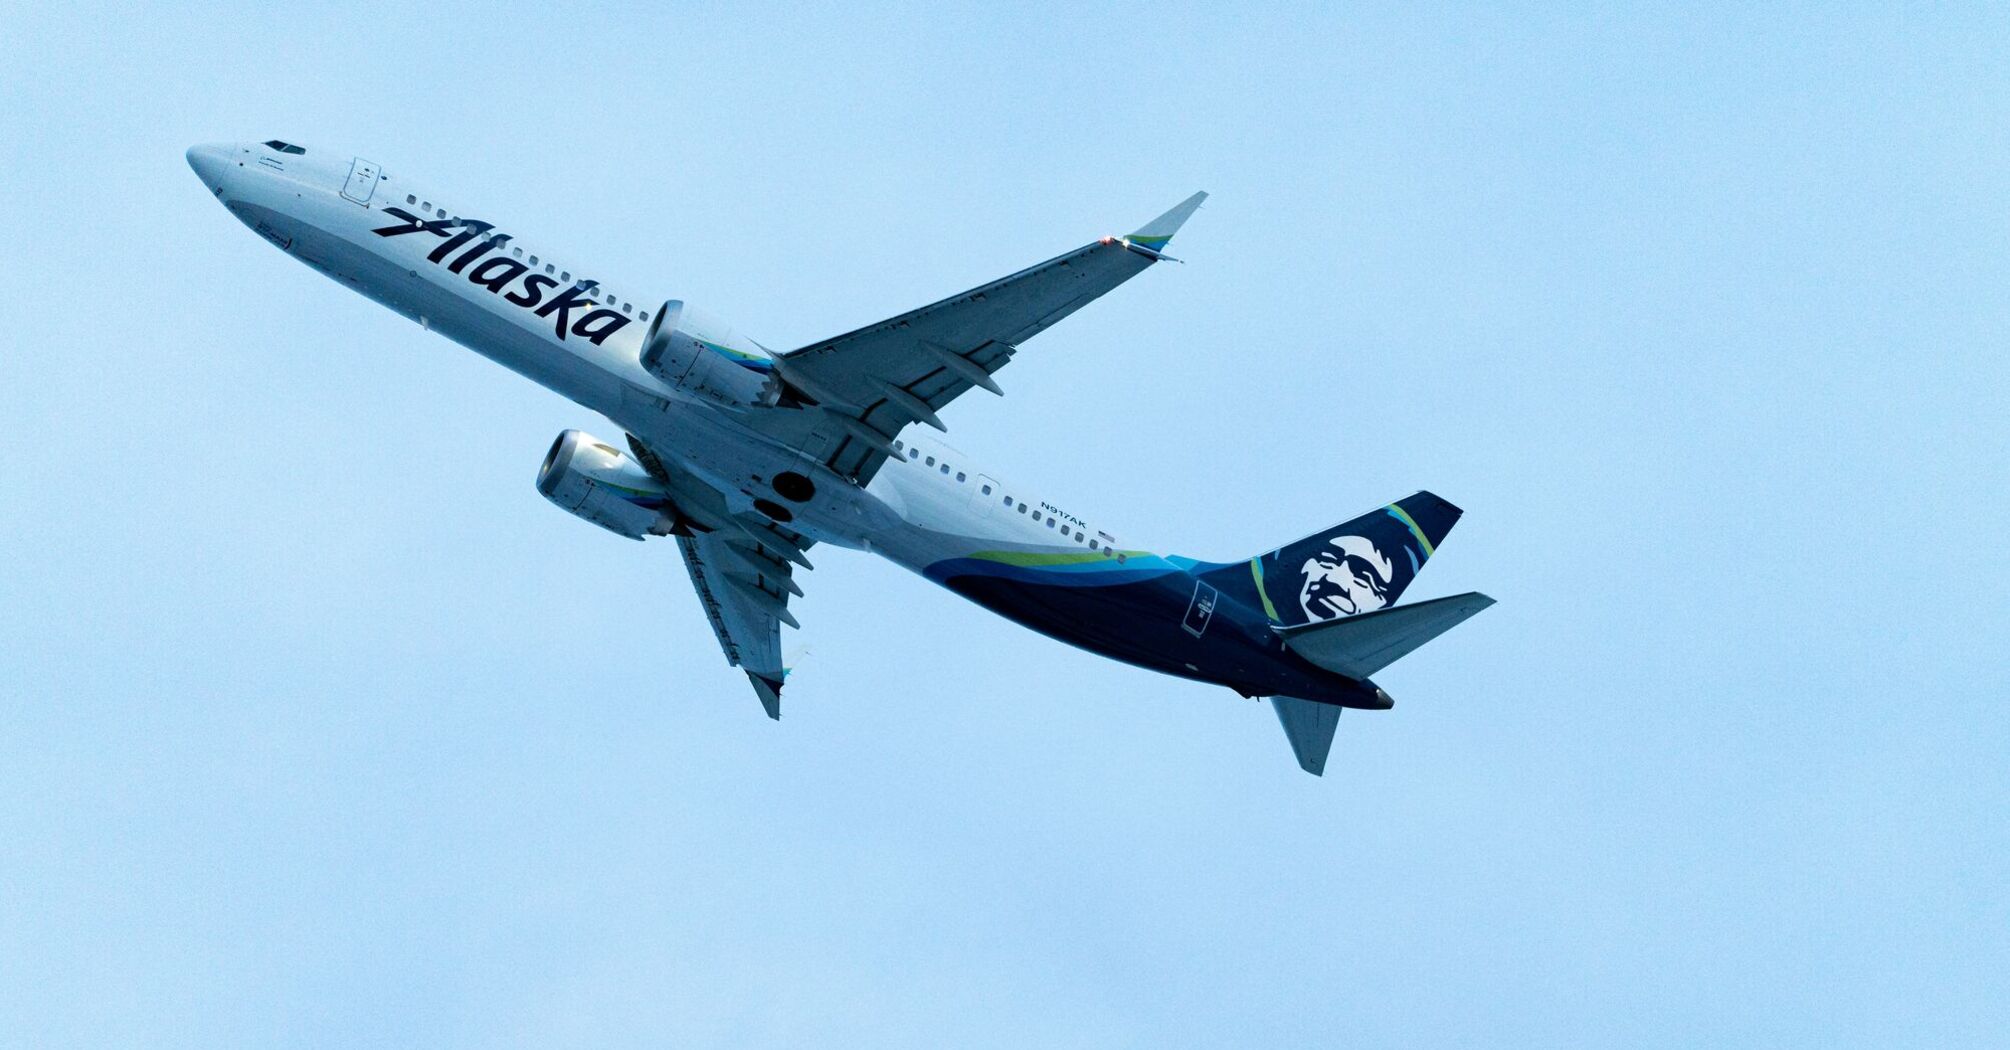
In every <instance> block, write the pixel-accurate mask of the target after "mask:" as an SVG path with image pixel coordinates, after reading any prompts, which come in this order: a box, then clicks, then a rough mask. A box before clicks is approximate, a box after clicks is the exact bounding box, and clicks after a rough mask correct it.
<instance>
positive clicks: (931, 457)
mask: <svg viewBox="0 0 2010 1050" xmlns="http://www.w3.org/2000/svg"><path fill="white" fill-rule="evenodd" d="M928 465H929V466H931V467H932V466H934V465H935V457H934V456H930V457H928Z"/></svg>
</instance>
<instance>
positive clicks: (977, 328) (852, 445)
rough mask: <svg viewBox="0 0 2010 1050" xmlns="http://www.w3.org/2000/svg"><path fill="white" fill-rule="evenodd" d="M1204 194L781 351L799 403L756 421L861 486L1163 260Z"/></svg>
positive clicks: (779, 365)
mask: <svg viewBox="0 0 2010 1050" xmlns="http://www.w3.org/2000/svg"><path fill="white" fill-rule="evenodd" d="M1206 197H1207V194H1205V193H1196V194H1194V195H1193V196H1192V197H1189V198H1188V199H1186V200H1185V201H1183V202H1181V203H1180V204H1179V205H1178V206H1177V207H1175V208H1173V209H1172V210H1171V211H1168V212H1167V213H1165V214H1164V215H1161V216H1160V217H1158V218H1157V219H1155V220H1153V221H1152V222H1150V223H1147V224H1146V225H1145V226H1144V227H1143V228H1142V229H1140V230H1138V231H1137V232H1136V233H1133V234H1131V235H1129V236H1127V237H1105V238H1103V239H1101V240H1099V241H1096V242H1094V243H1092V244H1088V245H1084V246H1083V247H1080V248H1077V249H1075V250H1074V251H1072V252H1068V253H1067V254H1065V255H1060V256H1056V257H1054V258H1052V259H1049V260H1047V261H1046V262H1043V263H1040V264H1038V265H1036V266H1030V267H1027V268H1026V269H1024V270H1021V271H1019V272H1018V273H1015V274H1012V275H1010V276H1008V277H1003V278H1000V279H998V280H996V281H992V282H990V283H989V284H985V285H981V286H979V287H976V288H972V289H970V290H969V291H966V292H963V293H961V294H959V295H953V296H950V297H949V298H947V299H943V300H941V301H939V302H935V303H930V304H929V305H927V306H924V307H921V308H919V309H916V310H910V311H908V312H907V313H904V314H901V315H899V316H897V317H891V318H888V319H886V320H884V321H880V322H879V323H877V324H871V325H867V326H866V327H864V328H860V329H857V330H856V331H852V332H847V333H845V334H844V335H840V336H836V337H834V338H831V339H826V340H822V341H820V342H816V343H812V344H810V345H809V346H806V347H803V348H802V349H800V350H795V351H793V352H791V353H787V354H784V355H782V356H781V357H780V358H777V359H776V361H775V370H776V372H777V374H778V375H779V376H780V377H781V379H782V382H783V383H785V384H786V385H787V386H788V387H789V388H791V389H792V390H793V391H794V392H795V393H796V394H797V395H798V397H799V399H800V401H801V402H802V403H803V404H805V405H806V406H807V409H806V410H803V411H795V410H779V411H775V412H770V413H767V414H766V415H765V417H764V418H763V419H762V420H761V421H760V423H759V425H761V426H763V427H765V428H768V429H770V431H771V432H772V433H774V435H775V436H776V437H778V438H780V439H781V440H782V441H784V442H785V443H787V444H789V445H790V446H791V447H793V448H797V449H800V450H802V451H803V452H805V453H806V454H809V455H811V456H814V457H816V458H817V459H819V460H821V461H822V462H823V463H824V464H825V465H827V466H829V467H830V468H831V469H832V470H834V471H836V472H837V473H839V474H841V475H843V476H845V477H847V478H851V479H852V480H854V481H857V482H858V483H860V484H864V483H865V482H867V481H870V480H871V479H872V475H873V474H874V473H875V472H876V471H877V470H878V469H879V466H880V464H881V463H883V462H885V460H886V457H887V455H888V454H889V453H890V452H891V446H892V443H893V439H894V437H895V435H898V434H899V433H900V431H901V429H902V428H904V427H906V426H907V425H908V424H910V423H924V424H927V425H929V426H932V427H935V428H936V429H938V430H942V429H947V428H946V427H944V426H943V424H942V421H941V419H940V417H939V416H938V415H937V413H938V412H939V411H940V410H941V409H942V408H943V407H944V406H946V405H948V404H949V403H950V402H951V401H954V400H955V399H956V398H958V397H960V396H962V395H963V393H964V391H967V390H969V389H971V388H972V387H979V386H981V387H983V388H985V389H987V390H989V391H991V392H992V393H999V392H1000V391H999V388H998V384H997V383H996V382H995V381H994V380H993V379H992V378H991V376H992V374H993V373H995V372H997V371H998V370H999V369H1001V368H1003V367H1005V364H1006V363H1007V362H1009V361H1010V360H1011V359H1012V356H1013V355H1014V354H1015V353H1016V352H1017V351H1018V348H1019V346H1020V344H1022V343H1024V342H1025V341H1026V340H1028V339H1030V338H1032V337H1033V336H1034V335H1037V334H1038V333H1040V332H1041V331H1043V330H1045V329H1046V328H1048V327H1049V326H1051V325H1053V324H1054V323H1055V322H1057V321H1059V320H1061V319H1062V318H1064V317H1067V316H1068V315H1069V314H1072V313H1074V312H1075V311H1076V310H1079V309H1081V308H1082V307H1083V306H1084V305H1086V304H1087V303H1089V302H1090V301H1091V300H1094V299H1096V298H1098V297H1100V296H1102V295H1103V294H1104V293H1106V292H1108V291H1110V290H1111V289H1113V288H1115V287H1116V286H1118V285H1120V284H1122V283H1124V282H1125V281H1128V280H1130V279H1131V278H1132V277H1134V276H1136V275H1138V274H1139V273H1142V272H1143V271H1144V270H1145V269H1146V268H1148V267H1150V266H1151V265H1152V264H1153V263H1154V262H1157V261H1158V260H1160V259H1162V258H1164V255H1163V254H1162V253H1161V249H1162V248H1164V247H1165V245H1166V243H1167V242H1168V241H1169V240H1170V239H1171V237H1172V235H1173V233H1174V232H1175V231H1177V230H1178V229H1179V227H1180V225H1181V224H1182V223H1184V222H1185V221H1186V220H1187V218H1188V217H1189V216H1191V215H1192V214H1193V212H1194V210H1195V209H1196V208H1198V207H1200V203H1201V201H1202V200H1204V199H1206Z"/></svg>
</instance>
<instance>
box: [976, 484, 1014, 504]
mask: <svg viewBox="0 0 2010 1050" xmlns="http://www.w3.org/2000/svg"><path fill="white" fill-rule="evenodd" d="M982 495H985V496H989V495H991V486H989V485H986V486H984V491H983V493H982ZM1006 502H1007V503H1010V502H1011V501H1010V500H1007V501H1006Z"/></svg>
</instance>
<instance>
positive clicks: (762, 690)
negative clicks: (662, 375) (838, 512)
mask: <svg viewBox="0 0 2010 1050" xmlns="http://www.w3.org/2000/svg"><path fill="white" fill-rule="evenodd" d="M628 445H629V447H630V448H631V449H633V450H634V452H635V457H636V459H638V460H640V461H641V463H642V465H643V467H644V468H645V469H647V470H648V471H649V473H650V474H651V475H652V476H654V477H655V478H656V479H657V480H658V481H661V482H662V483H663V484H664V486H665V487H666V488H668V489H669V491H670V493H671V501H672V504H673V505H674V507H675V510H676V513H677V516H678V531H677V533H676V536H677V549H678V550H679V551H682V552H683V554H684V568H685V569H686V570H687V571H689V572H690V574H691V586H692V587H693V588H694V589H696V590H697V592H698V603H699V605H701V606H703V607H704V610H705V618H706V619H708V620H710V621H711V622H712V633H713V634H715V635H717V636H718V639H719V648H720V650H722V651H723V652H724V653H725V654H726V662H727V663H730V664H732V665H733V666H735V667H738V668H740V669H741V670H743V671H745V672H746V673H747V680H748V682H750V683H752V685H753V687H754V693H755V695H756V696H759V697H760V699H761V707H762V708H764V709H765V710H766V711H767V712H768V717H769V718H774V719H779V718H781V717H782V679H783V677H784V676H785V675H787V673H788V669H787V668H785V667H783V666H782V625H783V624H788V625H789V626H790V627H798V626H800V625H799V624H797V623H796V618H795V617H794V616H792V615H790V614H789V596H790V595H801V594H802V593H803V589H802V588H801V587H799V586H797V585H796V581H795V571H794V570H795V567H797V566H801V567H802V568H804V569H807V568H809V567H810V561H809V559H808V558H806V557H804V556H803V552H804V551H806V550H808V549H809V548H810V547H811V546H812V545H813V541H812V540H810V539H809V538H808V537H805V536H803V535H801V534H799V533H796V532H792V531H790V530H788V529H785V528H783V527H782V526H780V525H777V524H775V523H774V522H772V521H769V520H767V519H765V518H762V517H760V516H758V515H754V514H734V513H733V512H732V510H731V508H729V507H728V506H727V505H726V498H725V497H724V496H723V495H721V494H720V493H719V490H717V489H715V488H713V487H711V486H710V485H707V484H706V483H705V482H703V481H702V480H700V479H699V478H698V477H697V476H696V475H693V474H690V473H688V472H686V471H683V470H681V469H679V468H677V467H675V466H673V465H672V464H670V463H668V462H666V461H665V460H664V459H663V458H662V457H661V456H658V455H657V454H656V453H655V450H653V449H651V448H650V447H649V446H648V445H646V444H644V443H643V442H642V441H641V439H639V438H637V437H636V436H635V435H633V434H630V435H628Z"/></svg>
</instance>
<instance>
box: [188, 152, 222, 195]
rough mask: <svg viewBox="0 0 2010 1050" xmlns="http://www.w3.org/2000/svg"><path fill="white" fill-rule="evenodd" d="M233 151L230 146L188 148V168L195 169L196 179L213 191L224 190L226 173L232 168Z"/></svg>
mask: <svg viewBox="0 0 2010 1050" xmlns="http://www.w3.org/2000/svg"><path fill="white" fill-rule="evenodd" d="M231 153H232V151H231V149H230V147H228V146H219V145H202V146H190V147H189V148H188V166H189V167H191V168H194V169H195V174H196V177H197V178H199V179H201V180H202V184H203V185H205V186H208V187H209V188H210V189H211V190H221V189H222V188H223V176H224V172H225V171H227V170H228V169H229V168H230V158H231Z"/></svg>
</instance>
